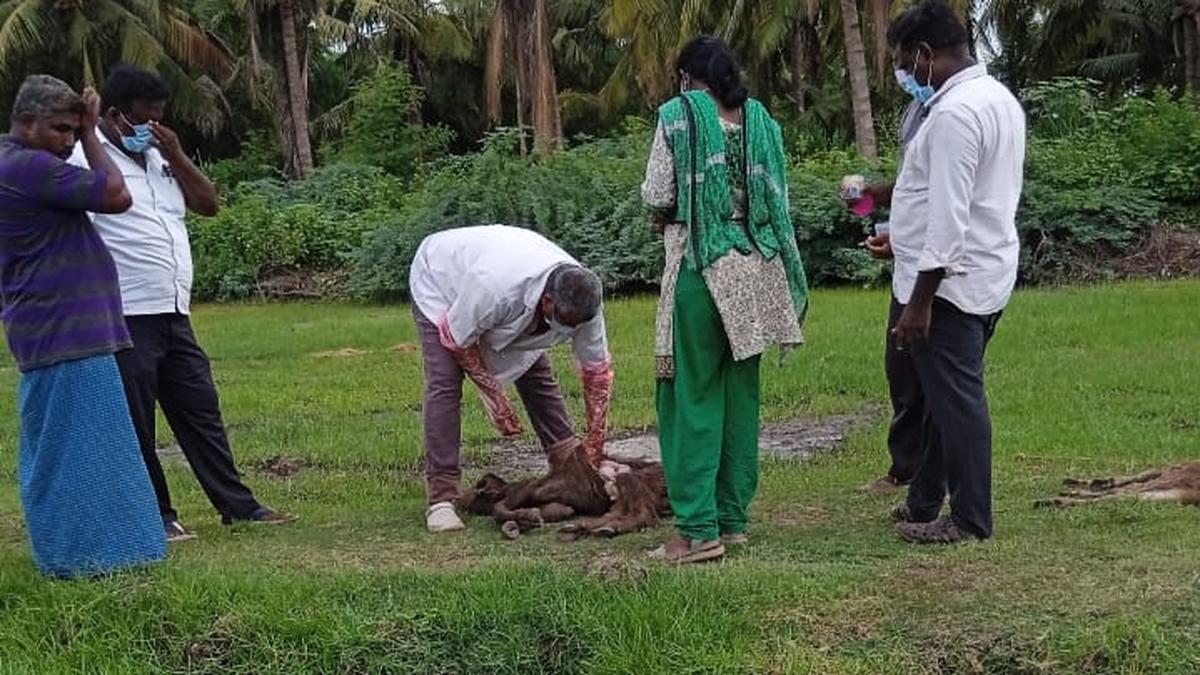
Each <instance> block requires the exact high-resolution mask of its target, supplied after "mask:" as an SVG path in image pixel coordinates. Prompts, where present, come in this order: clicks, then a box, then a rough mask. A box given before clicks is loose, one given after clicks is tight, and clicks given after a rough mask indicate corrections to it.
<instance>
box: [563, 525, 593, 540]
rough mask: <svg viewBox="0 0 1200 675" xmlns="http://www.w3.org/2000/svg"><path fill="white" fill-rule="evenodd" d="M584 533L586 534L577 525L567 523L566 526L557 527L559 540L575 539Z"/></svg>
mask: <svg viewBox="0 0 1200 675" xmlns="http://www.w3.org/2000/svg"><path fill="white" fill-rule="evenodd" d="M584 534H586V533H585V532H584V530H583V528H581V527H578V526H576V525H567V526H566V527H563V528H561V529H559V531H558V540H559V541H577V540H578V539H579V538H580V537H582V536H583V535H584Z"/></svg>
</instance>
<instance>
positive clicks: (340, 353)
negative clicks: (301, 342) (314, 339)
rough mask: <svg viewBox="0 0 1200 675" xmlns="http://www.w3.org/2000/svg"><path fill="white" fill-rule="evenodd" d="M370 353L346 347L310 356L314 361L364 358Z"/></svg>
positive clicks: (314, 353)
mask: <svg viewBox="0 0 1200 675" xmlns="http://www.w3.org/2000/svg"><path fill="white" fill-rule="evenodd" d="M369 353H370V352H368V351H365V350H362V349H355V348H354V347H345V348H343V349H331V350H329V351H324V352H313V353H312V354H309V356H311V357H313V358H314V359H344V358H349V357H352V356H364V355H366V354H369Z"/></svg>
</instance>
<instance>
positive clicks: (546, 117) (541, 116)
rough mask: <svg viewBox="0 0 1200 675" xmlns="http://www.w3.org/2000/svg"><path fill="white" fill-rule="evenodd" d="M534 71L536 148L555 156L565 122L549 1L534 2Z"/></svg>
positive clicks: (533, 92) (532, 26)
mask: <svg viewBox="0 0 1200 675" xmlns="http://www.w3.org/2000/svg"><path fill="white" fill-rule="evenodd" d="M531 9H532V16H531V17H529V18H530V19H531V23H532V25H531V26H529V27H528V28H527V29H526V30H532V35H531V38H532V40H531V43H532V44H531V47H532V49H533V54H532V56H533V63H532V69H531V75H532V76H533V77H532V78H531V79H532V83H531V84H532V87H531V91H530V95H531V96H532V98H533V100H532V108H533V111H532V112H533V115H532V117H533V138H534V147H535V148H537V150H538V152H541V153H543V154H545V153H549V152H553V151H554V150H555V149H557V148H558V146H559V144H560V143H561V142H562V118H561V116H560V114H559V110H558V84H557V82H556V80H555V77H554V52H553V47H552V45H551V44H550V40H551V35H550V13H549V12H548V11H547V10H546V0H533V7H532V8H531Z"/></svg>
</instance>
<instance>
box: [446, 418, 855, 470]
mask: <svg viewBox="0 0 1200 675" xmlns="http://www.w3.org/2000/svg"><path fill="white" fill-rule="evenodd" d="M878 418H879V408H878V407H877V406H867V407H864V408H863V409H862V410H861V411H859V412H858V413H856V414H845V415H827V416H824V417H801V418H796V419H791V420H784V421H780V422H768V423H766V424H764V425H763V427H762V432H761V433H760V435H759V456H760V457H764V458H765V457H770V458H773V459H778V460H785V461H805V460H808V459H812V458H813V457H815V456H817V455H819V454H823V453H827V452H831V451H834V450H837V449H838V448H839V447H841V445H842V443H843V442H845V440H846V436H847V435H848V434H849V433H850V432H851V431H853V430H854V429H857V428H860V427H862V426H866V425H869V424H873V423H874V422H875V421H876V420H877V419H878ZM490 450H491V452H490V453H489V457H488V458H487V459H486V460H483V461H480V462H474V463H471V462H468V463H467V467H468V468H471V469H476V470H480V471H492V472H494V473H497V474H499V475H502V476H504V477H505V478H508V477H509V476H514V477H515V476H522V475H535V474H543V473H545V472H546V471H547V470H548V466H547V464H546V458H545V456H544V455H543V454H542V451H541V448H540V447H539V446H538V445H537V442H536V441H534V440H531V439H527V438H519V439H512V440H507V439H506V440H502V441H499V442H497V443H496V444H494V445H492V447H491V449H490ZM606 452H607V453H608V455H609V456H610V457H612V458H614V459H618V460H620V459H626V460H646V461H655V462H657V461H661V458H662V455H661V453H660V451H659V448H658V435H657V433H655V432H654V431H638V432H624V433H622V432H617V433H614V434H613V435H612V436H611V437H610V440H609V442H608V444H607V446H606Z"/></svg>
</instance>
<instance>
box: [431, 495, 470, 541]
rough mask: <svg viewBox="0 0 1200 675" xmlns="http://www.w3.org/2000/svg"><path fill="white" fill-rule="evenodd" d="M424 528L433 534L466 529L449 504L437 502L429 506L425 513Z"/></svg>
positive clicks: (452, 506)
mask: <svg viewBox="0 0 1200 675" xmlns="http://www.w3.org/2000/svg"><path fill="white" fill-rule="evenodd" d="M425 527H426V528H427V529H428V530H429V531H430V532H432V533H433V534H437V533H439V532H455V531H457V530H463V529H466V525H463V521H462V520H460V519H459V517H458V514H457V513H455V512H454V505H453V504H451V503H450V502H438V503H437V504H434V505H433V506H430V507H429V510H428V511H426V512H425Z"/></svg>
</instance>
